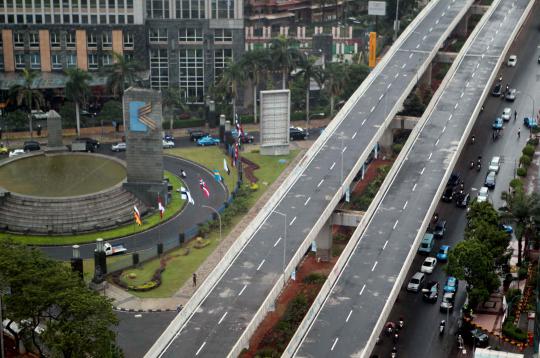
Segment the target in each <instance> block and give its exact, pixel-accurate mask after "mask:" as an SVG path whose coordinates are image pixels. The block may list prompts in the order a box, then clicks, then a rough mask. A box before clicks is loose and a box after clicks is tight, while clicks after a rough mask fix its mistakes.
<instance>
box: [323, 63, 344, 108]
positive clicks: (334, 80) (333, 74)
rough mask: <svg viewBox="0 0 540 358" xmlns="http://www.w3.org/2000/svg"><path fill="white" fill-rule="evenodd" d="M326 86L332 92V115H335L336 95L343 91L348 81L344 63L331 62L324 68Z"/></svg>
mask: <svg viewBox="0 0 540 358" xmlns="http://www.w3.org/2000/svg"><path fill="white" fill-rule="evenodd" d="M323 82H324V87H325V89H326V90H327V91H328V93H329V94H330V116H331V117H332V116H333V115H334V103H335V100H336V97H337V96H339V95H341V94H342V93H343V90H344V88H345V84H346V82H347V71H345V68H344V66H343V64H342V63H329V64H328V65H326V68H325V70H324V80H323Z"/></svg>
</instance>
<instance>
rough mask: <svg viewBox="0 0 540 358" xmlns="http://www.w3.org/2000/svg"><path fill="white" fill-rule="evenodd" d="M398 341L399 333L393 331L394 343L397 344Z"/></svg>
mask: <svg viewBox="0 0 540 358" xmlns="http://www.w3.org/2000/svg"><path fill="white" fill-rule="evenodd" d="M398 341H399V333H395V334H394V344H397V342H398Z"/></svg>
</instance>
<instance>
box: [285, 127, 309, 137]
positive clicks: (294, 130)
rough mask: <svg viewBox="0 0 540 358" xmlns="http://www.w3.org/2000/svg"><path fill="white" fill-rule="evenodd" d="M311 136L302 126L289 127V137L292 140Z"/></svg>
mask: <svg viewBox="0 0 540 358" xmlns="http://www.w3.org/2000/svg"><path fill="white" fill-rule="evenodd" d="M308 136H309V134H308V132H307V131H306V130H304V129H303V128H300V127H290V128H289V138H290V140H298V139H307V137H308Z"/></svg>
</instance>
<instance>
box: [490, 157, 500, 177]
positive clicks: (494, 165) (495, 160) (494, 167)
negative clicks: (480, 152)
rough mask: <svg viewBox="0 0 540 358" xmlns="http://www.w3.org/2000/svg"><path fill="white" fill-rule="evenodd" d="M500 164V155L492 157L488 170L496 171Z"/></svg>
mask: <svg viewBox="0 0 540 358" xmlns="http://www.w3.org/2000/svg"><path fill="white" fill-rule="evenodd" d="M500 165H501V157H493V158H491V162H489V167H488V170H489V171H492V172H495V173H498V172H499V168H500Z"/></svg>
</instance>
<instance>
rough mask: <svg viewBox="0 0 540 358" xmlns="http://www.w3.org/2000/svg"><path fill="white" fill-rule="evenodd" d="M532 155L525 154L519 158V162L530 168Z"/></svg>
mask: <svg viewBox="0 0 540 358" xmlns="http://www.w3.org/2000/svg"><path fill="white" fill-rule="evenodd" d="M531 161H532V160H531V157H529V156H528V155H525V154H523V155H522V156H521V158H519V163H520V164H521V165H523V166H524V167H525V168H528V167H529V165H531Z"/></svg>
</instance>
